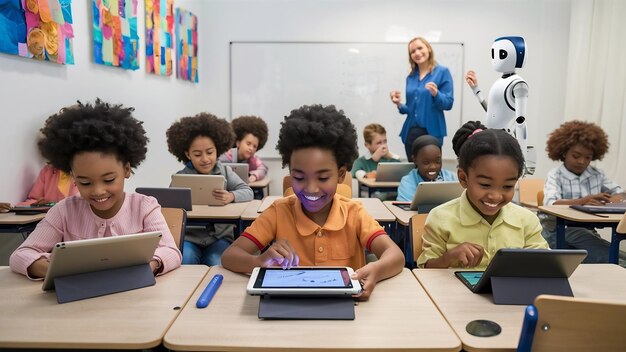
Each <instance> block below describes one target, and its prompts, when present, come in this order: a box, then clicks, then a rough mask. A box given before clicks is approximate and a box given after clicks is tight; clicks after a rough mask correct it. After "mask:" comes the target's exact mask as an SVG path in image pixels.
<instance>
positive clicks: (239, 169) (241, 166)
mask: <svg viewBox="0 0 626 352" xmlns="http://www.w3.org/2000/svg"><path fill="white" fill-rule="evenodd" d="M222 165H224V166H228V167H230V168H231V169H232V170H233V171H234V172H235V173H236V174H237V176H239V178H240V179H241V180H242V181H243V182H245V183H248V173H249V171H248V170H249V169H250V166H249V165H248V164H247V163H222Z"/></svg>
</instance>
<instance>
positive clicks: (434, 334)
mask: <svg viewBox="0 0 626 352" xmlns="http://www.w3.org/2000/svg"><path fill="white" fill-rule="evenodd" d="M218 273H219V274H222V275H224V282H223V283H222V286H221V287H220V289H219V290H218V291H217V294H216V295H215V297H214V298H213V300H212V301H211V303H210V304H209V306H208V307H207V308H205V309H197V308H196V307H195V306H194V305H192V304H188V305H187V306H186V307H185V308H184V309H183V311H182V312H181V314H180V315H179V317H178V319H176V321H175V322H174V324H173V325H172V327H171V328H170V329H169V331H168V332H167V334H166V335H165V339H164V345H165V347H167V348H169V349H172V350H178V351H199V350H209V351H217V350H219V351H233V350H238V351H277V350H283V351H291V350H306V351H322V350H324V351H329V350H342V351H363V350H373V349H379V350H394V349H398V350H400V349H402V350H413V351H421V350H428V351H458V350H459V349H460V348H461V342H460V341H459V339H458V337H457V336H456V335H455V334H454V333H453V332H452V329H451V328H450V326H449V325H448V324H447V323H446V321H445V320H444V319H443V317H442V316H441V314H440V313H439V312H438V311H437V309H436V308H435V306H434V305H433V303H432V302H431V301H430V299H429V298H428V296H427V295H426V293H425V292H424V290H423V289H422V288H421V287H420V285H419V284H418V283H417V281H415V278H414V277H412V275H411V273H410V271H409V270H408V269H404V271H403V272H402V273H400V274H399V275H397V276H395V277H393V278H391V279H389V280H385V281H383V282H380V283H378V285H377V286H376V289H375V290H374V293H373V294H372V296H371V298H370V300H369V301H368V302H360V303H359V304H358V305H357V306H356V307H355V313H356V319H355V320H349V321H346V320H298V321H294V320H259V319H258V318H257V312H258V309H259V298H258V297H253V296H249V295H247V294H246V284H247V282H248V276H246V275H241V274H235V273H232V272H230V271H228V270H225V269H224V268H222V267H212V268H211V271H210V272H209V274H208V275H207V276H206V277H205V280H204V282H203V283H202V284H201V285H200V286H199V287H198V289H197V290H196V292H195V293H194V294H193V296H192V298H191V300H190V302H195V300H196V299H197V298H198V297H199V295H200V293H201V292H202V290H203V289H204V287H205V286H206V284H207V283H208V281H209V280H210V279H211V278H212V277H213V275H215V274H218Z"/></svg>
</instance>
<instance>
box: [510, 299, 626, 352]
mask: <svg viewBox="0 0 626 352" xmlns="http://www.w3.org/2000/svg"><path fill="white" fill-rule="evenodd" d="M530 307H533V306H529V308H527V310H526V316H525V317H524V323H523V326H522V334H521V335H520V343H519V345H518V349H517V350H518V352H526V351H539V352H540V351H551V352H552V351H555V352H558V351H569V352H571V351H624V349H625V346H626V333H625V332H626V303H617V302H607V301H601V300H591V299H583V298H574V297H563V296H551V295H540V296H538V297H537V298H536V299H535V304H534V308H535V309H534V310H533V309H532V308H530ZM533 321H534V323H535V326H534V327H533V326H532V325H533Z"/></svg>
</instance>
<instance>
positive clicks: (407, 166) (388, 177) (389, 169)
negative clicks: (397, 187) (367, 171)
mask: <svg viewBox="0 0 626 352" xmlns="http://www.w3.org/2000/svg"><path fill="white" fill-rule="evenodd" d="M413 169H415V164H413V163H378V166H377V168H376V182H400V180H402V177H403V176H405V175H407V174H408V173H409V172H411V170H413Z"/></svg>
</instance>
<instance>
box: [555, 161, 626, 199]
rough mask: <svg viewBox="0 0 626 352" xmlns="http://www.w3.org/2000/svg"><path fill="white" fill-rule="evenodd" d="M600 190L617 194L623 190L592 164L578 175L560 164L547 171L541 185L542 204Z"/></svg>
mask: <svg viewBox="0 0 626 352" xmlns="http://www.w3.org/2000/svg"><path fill="white" fill-rule="evenodd" d="M600 192H606V193H609V194H617V193H622V192H624V190H623V189H622V187H620V186H619V185H618V184H617V183H615V182H613V181H612V180H610V179H609V178H608V177H606V175H605V174H604V172H602V170H600V169H596V168H595V167H593V166H589V167H587V170H585V171H584V172H583V173H582V174H581V175H580V176H579V175H576V174H574V173H572V172H571V171H569V170H567V169H566V168H565V165H564V164H561V165H560V166H559V167H557V168H555V169H552V170H551V171H550V172H549V173H548V177H547V178H546V183H545V185H544V186H543V194H544V198H543V204H544V205H552V204H553V203H554V202H555V201H557V200H559V199H580V198H583V197H586V196H588V195H592V194H598V193H600Z"/></svg>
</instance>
